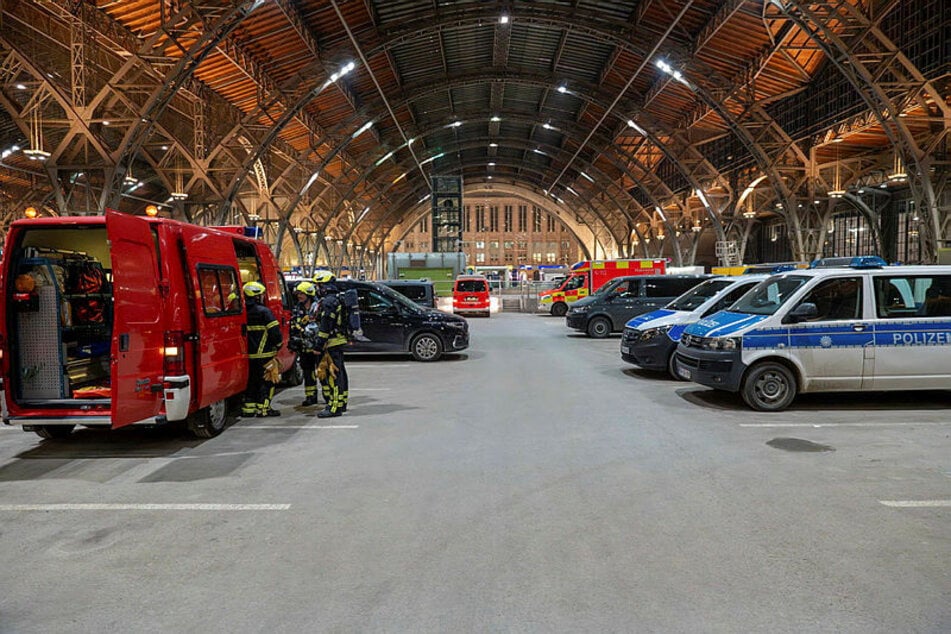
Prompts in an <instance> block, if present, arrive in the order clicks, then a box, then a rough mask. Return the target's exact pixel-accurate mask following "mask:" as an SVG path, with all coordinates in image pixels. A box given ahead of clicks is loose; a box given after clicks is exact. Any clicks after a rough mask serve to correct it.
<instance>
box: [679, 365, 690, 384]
mask: <svg viewBox="0 0 951 634" xmlns="http://www.w3.org/2000/svg"><path fill="white" fill-rule="evenodd" d="M677 374H679V375H680V376H681V377H683V378H685V379H687V380H688V381H689V380H690V370H688V369H687V368H685V367H683V366H680V365H678V366H677Z"/></svg>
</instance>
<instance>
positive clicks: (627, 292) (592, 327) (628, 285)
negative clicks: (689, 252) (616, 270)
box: [565, 275, 709, 339]
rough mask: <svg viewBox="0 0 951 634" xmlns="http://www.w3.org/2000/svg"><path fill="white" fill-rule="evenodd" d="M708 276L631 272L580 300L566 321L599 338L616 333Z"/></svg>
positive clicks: (573, 306)
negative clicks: (633, 319)
mask: <svg viewBox="0 0 951 634" xmlns="http://www.w3.org/2000/svg"><path fill="white" fill-rule="evenodd" d="M707 277H709V276H707V275H634V276H628V277H618V278H615V279H613V280H611V281H610V282H608V283H607V284H605V285H604V286H602V287H601V288H600V289H599V290H598V291H597V292H596V293H595V294H594V295H591V296H590V297H585V298H583V299H579V300H578V301H576V302H575V303H574V304H572V306H571V308H570V309H568V315H567V317H566V319H565V322H566V323H567V324H568V327H569V328H574V329H575V330H580V331H582V332H584V333H585V334H587V335H588V336H589V337H593V338H595V339H602V338H604V337H607V336H608V335H610V334H611V333H612V332H618V331H620V330H621V329H622V328H623V327H624V324H625V322H627V320H629V319H630V318H632V317H635V316H637V315H640V314H643V313H647V312H650V311H652V310H654V309H657V308H660V307H661V306H664V305H666V304H667V303H669V302H670V301H671V300H673V299H675V298H676V297H677V296H678V295H681V294H683V293H684V292H686V291H688V290H690V289H691V288H693V287H694V286H696V285H697V284H699V283H700V282H702V281H704V280H705V279H707Z"/></svg>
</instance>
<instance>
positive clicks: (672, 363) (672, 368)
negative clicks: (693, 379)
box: [667, 348, 687, 381]
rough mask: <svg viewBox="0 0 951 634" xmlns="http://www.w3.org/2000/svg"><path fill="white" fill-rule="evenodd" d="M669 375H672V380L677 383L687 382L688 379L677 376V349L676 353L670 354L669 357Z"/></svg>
mask: <svg viewBox="0 0 951 634" xmlns="http://www.w3.org/2000/svg"><path fill="white" fill-rule="evenodd" d="M667 374H669V375H670V378H672V379H674V380H676V381H686V380H687V379H685V378H683V377H682V376H680V375H679V374H677V349H676V348H674V351H673V352H671V353H670V356H669V357H667Z"/></svg>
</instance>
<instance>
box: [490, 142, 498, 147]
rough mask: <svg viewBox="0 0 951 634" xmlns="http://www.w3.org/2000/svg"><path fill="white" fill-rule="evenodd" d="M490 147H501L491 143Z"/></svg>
mask: <svg viewBox="0 0 951 634" xmlns="http://www.w3.org/2000/svg"><path fill="white" fill-rule="evenodd" d="M489 147H499V144H498V143H489Z"/></svg>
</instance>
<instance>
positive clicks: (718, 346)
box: [704, 337, 743, 350]
mask: <svg viewBox="0 0 951 634" xmlns="http://www.w3.org/2000/svg"><path fill="white" fill-rule="evenodd" d="M742 345H743V339H742V338H741V337H711V338H709V339H707V340H706V341H704V347H705V348H706V349H707V350H739V349H740V348H741V347H742Z"/></svg>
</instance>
